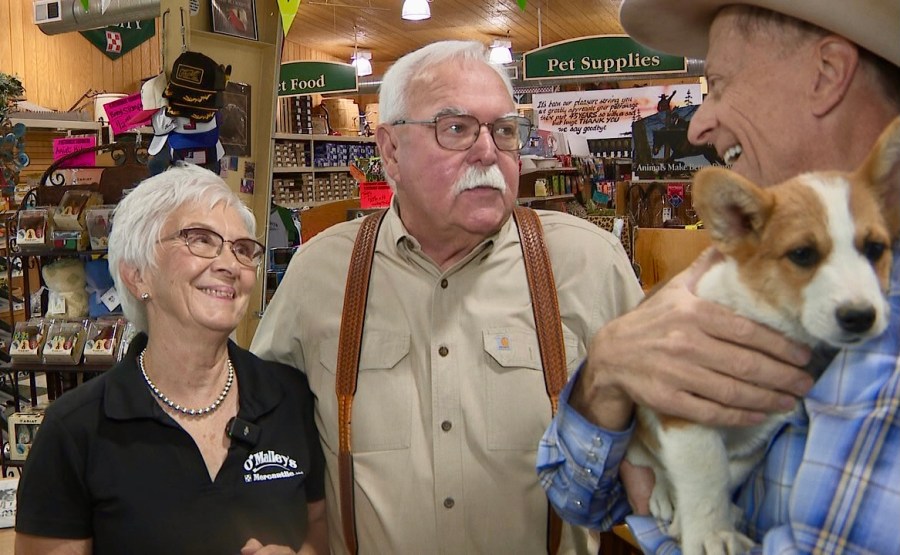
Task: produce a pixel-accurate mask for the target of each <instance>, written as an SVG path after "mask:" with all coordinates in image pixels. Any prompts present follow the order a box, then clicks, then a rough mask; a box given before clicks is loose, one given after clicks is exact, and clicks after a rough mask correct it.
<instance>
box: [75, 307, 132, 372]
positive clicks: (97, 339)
mask: <svg viewBox="0 0 900 555" xmlns="http://www.w3.org/2000/svg"><path fill="white" fill-rule="evenodd" d="M124 328H125V320H124V319H123V318H115V319H101V320H97V321H93V322H91V323H90V324H88V329H87V342H86V343H85V344H84V362H85V363H86V364H112V363H114V362H115V361H116V349H117V347H118V345H119V340H120V338H121V337H122V331H123V330H124Z"/></svg>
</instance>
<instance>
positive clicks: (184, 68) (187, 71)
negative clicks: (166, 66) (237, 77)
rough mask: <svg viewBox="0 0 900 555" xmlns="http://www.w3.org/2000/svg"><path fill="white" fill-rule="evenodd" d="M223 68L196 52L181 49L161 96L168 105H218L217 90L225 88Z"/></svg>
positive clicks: (224, 69)
mask: <svg viewBox="0 0 900 555" xmlns="http://www.w3.org/2000/svg"><path fill="white" fill-rule="evenodd" d="M226 80H227V75H226V68H225V67H224V66H221V65H219V64H217V63H216V62H215V61H214V60H213V59H212V58H210V57H209V56H206V55H204V54H201V53H199V52H184V53H183V54H181V55H180V56H178V59H177V60H175V64H174V65H173V66H172V73H171V76H170V78H169V83H168V86H167V87H166V88H165V90H164V91H163V97H165V98H166V99H168V100H169V103H170V104H179V105H182V106H188V107H191V106H195V107H201V108H207V109H210V108H217V107H219V105H218V103H219V102H220V101H221V100H220V99H219V94H218V93H219V91H222V90H224V89H225V82H226Z"/></svg>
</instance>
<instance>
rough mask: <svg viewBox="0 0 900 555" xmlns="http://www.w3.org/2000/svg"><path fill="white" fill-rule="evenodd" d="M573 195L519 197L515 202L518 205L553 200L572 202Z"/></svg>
mask: <svg viewBox="0 0 900 555" xmlns="http://www.w3.org/2000/svg"><path fill="white" fill-rule="evenodd" d="M574 198H575V195H549V196H546V197H519V198H517V199H516V202H518V203H519V204H531V203H532V202H547V201H553V200H572V199H574Z"/></svg>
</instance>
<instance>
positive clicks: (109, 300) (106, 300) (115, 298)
mask: <svg viewBox="0 0 900 555" xmlns="http://www.w3.org/2000/svg"><path fill="white" fill-rule="evenodd" d="M100 302H102V303H103V304H104V305H105V306H106V308H107V309H109V311H110V312H112V311H113V310H115V308H116V307H117V306H119V304H121V301H119V294H118V292H116V288H115V287H113V288H111V289H109V290H108V291H107V292H106V293H104V294H102V295H100Z"/></svg>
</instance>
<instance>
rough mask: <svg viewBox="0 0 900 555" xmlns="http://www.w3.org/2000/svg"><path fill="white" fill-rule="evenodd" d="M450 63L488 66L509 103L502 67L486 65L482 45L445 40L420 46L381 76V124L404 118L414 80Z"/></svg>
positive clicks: (508, 87)
mask: <svg viewBox="0 0 900 555" xmlns="http://www.w3.org/2000/svg"><path fill="white" fill-rule="evenodd" d="M452 60H468V61H474V62H483V63H485V64H487V65H488V66H490V67H491V68H492V69H493V70H494V71H496V72H497V75H499V76H500V78H501V79H502V80H503V84H504V85H505V86H506V90H507V91H508V92H509V99H510V101H512V99H513V89H512V82H511V81H510V79H509V75H507V73H506V70H504V69H503V67H502V66H499V65H496V64H492V63H491V62H490V59H489V52H488V49H487V48H486V47H485V46H484V44H482V43H480V42H477V41H460V40H447V41H440V42H434V43H431V44H429V45H428V46H423V47H422V48H420V49H418V50H415V51H413V52H410V53H409V54H407V55H405V56H403V57H402V58H400V59H399V60H397V61H396V62H394V65H392V66H391V68H390V69H389V70H388V71H387V72H386V73H385V74H384V78H383V79H382V81H381V88H380V89H379V91H378V111H379V116H378V117H379V119H380V120H381V121H382V122H384V123H391V122H393V121H397V120H398V119H402V118H404V117H408V116H409V114H408V110H409V103H410V96H409V89H410V85H411V84H412V83H413V81H414V80H415V78H416V77H419V76H421V75H422V74H426V73H428V72H429V71H431V70H432V69H433V68H436V67H439V66H441V65H443V64H445V63H447V62H449V61H452Z"/></svg>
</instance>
